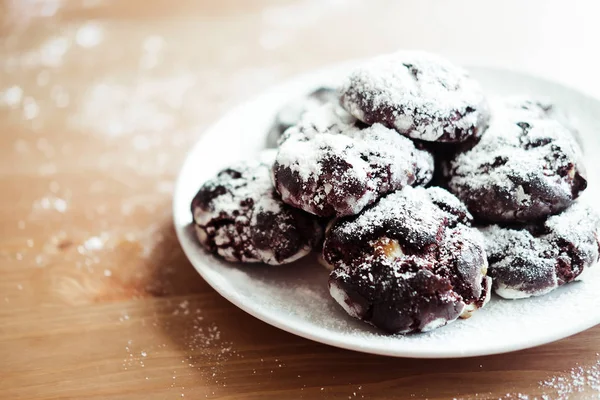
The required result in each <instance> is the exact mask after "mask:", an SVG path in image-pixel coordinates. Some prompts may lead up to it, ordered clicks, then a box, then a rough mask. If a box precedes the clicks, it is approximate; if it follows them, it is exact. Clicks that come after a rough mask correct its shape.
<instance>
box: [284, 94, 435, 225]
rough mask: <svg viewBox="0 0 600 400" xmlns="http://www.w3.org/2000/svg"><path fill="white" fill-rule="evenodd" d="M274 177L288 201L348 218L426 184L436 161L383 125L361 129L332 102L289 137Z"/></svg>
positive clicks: (321, 213)
mask: <svg viewBox="0 0 600 400" xmlns="http://www.w3.org/2000/svg"><path fill="white" fill-rule="evenodd" d="M273 173H274V179H275V186H276V188H277V190H278V191H279V193H280V194H281V195H282V198H283V201H284V202H286V203H288V204H291V205H293V206H295V207H298V208H301V209H303V210H305V211H308V212H310V213H313V214H316V215H319V216H332V215H338V216H343V215H352V214H356V213H358V212H360V211H361V210H362V209H363V208H364V207H366V206H367V205H369V204H372V203H373V202H375V201H376V200H377V199H378V198H379V197H380V196H381V195H382V194H385V193H388V192H391V191H393V190H397V189H400V188H402V187H405V186H407V185H412V184H417V183H418V184H425V183H427V182H428V181H429V180H430V179H431V176H432V173H433V158H432V156H431V154H429V153H428V152H426V151H424V150H418V149H417V148H416V147H415V146H414V144H413V143H412V142H411V141H410V140H409V139H407V138H405V137H403V136H400V135H398V133H397V132H395V131H393V130H391V129H388V128H386V127H384V126H383V125H381V124H375V125H372V126H369V127H366V128H361V127H359V126H357V125H356V124H355V119H354V118H353V117H351V116H350V115H349V114H347V113H346V112H345V111H344V110H342V109H341V108H340V107H338V106H336V105H334V104H327V105H325V106H323V107H321V108H319V109H318V110H315V111H314V112H311V113H307V114H305V116H304V117H303V118H302V121H301V122H300V124H298V125H297V126H295V127H292V128H290V129H288V130H287V131H286V132H285V133H284V136H283V140H282V143H281V146H280V148H279V152H278V154H277V158H276V161H275V165H274V167H273Z"/></svg>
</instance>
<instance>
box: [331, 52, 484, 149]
mask: <svg viewBox="0 0 600 400" xmlns="http://www.w3.org/2000/svg"><path fill="white" fill-rule="evenodd" d="M340 93H341V103H342V105H343V106H344V108H345V109H346V110H348V112H349V113H350V114H352V115H354V116H355V117H356V118H358V119H359V120H361V121H363V122H365V123H367V124H374V123H381V124H383V125H385V126H387V127H389V128H392V129H395V130H397V131H398V132H400V133H401V134H402V135H405V136H408V137H410V138H413V139H419V140H425V141H430V142H463V141H465V140H467V139H469V138H473V137H479V136H481V134H482V133H483V132H484V131H485V129H486V127H487V124H488V120H489V108H488V104H487V101H486V99H485V96H484V94H483V91H482V89H481V87H480V85H479V84H478V83H477V82H476V81H475V80H474V79H472V78H471V77H470V76H469V73H468V72H467V71H466V70H464V69H463V68H460V67H458V66H455V65H453V64H452V63H450V62H449V61H447V60H445V59H443V58H441V57H438V56H436V55H433V54H429V53H424V52H418V51H400V52H397V53H393V54H389V55H384V56H379V57H376V58H374V59H372V60H370V61H367V62H366V63H364V64H363V65H361V66H359V67H358V68H356V69H355V70H354V71H352V72H351V73H350V75H349V76H348V78H347V79H346V81H345V83H344V84H343V85H342V87H341V91H340Z"/></svg>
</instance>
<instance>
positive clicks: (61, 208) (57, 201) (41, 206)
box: [33, 196, 68, 213]
mask: <svg viewBox="0 0 600 400" xmlns="http://www.w3.org/2000/svg"><path fill="white" fill-rule="evenodd" d="M67 208H68V203H67V201H66V200H65V199H61V198H60V197H55V196H47V197H43V198H41V199H40V200H38V201H36V202H34V204H33V209H34V211H36V210H54V211H57V212H59V213H64V212H65V211H67Z"/></svg>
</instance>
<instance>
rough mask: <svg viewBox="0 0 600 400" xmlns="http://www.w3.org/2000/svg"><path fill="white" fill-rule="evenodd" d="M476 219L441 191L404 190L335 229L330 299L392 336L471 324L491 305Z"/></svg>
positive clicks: (327, 249)
mask: <svg viewBox="0 0 600 400" xmlns="http://www.w3.org/2000/svg"><path fill="white" fill-rule="evenodd" d="M470 218H471V217H470V215H469V214H468V212H467V211H466V209H465V208H464V206H463V205H461V204H460V201H459V200H458V199H456V198H455V197H454V196H452V195H451V194H450V193H447V192H445V193H444V190H443V189H440V188H429V189H424V188H412V187H406V188H404V189H403V190H400V191H397V192H394V193H392V194H389V195H387V196H386V197H384V198H382V199H381V200H380V201H379V202H378V203H376V204H375V205H373V206H371V207H370V208H368V209H366V210H365V211H364V212H362V213H361V214H359V215H357V216H354V217H350V218H346V219H341V220H339V221H337V222H335V223H334V224H333V226H332V227H331V228H330V229H329V230H328V232H327V234H326V239H325V244H324V246H323V256H324V259H325V260H326V261H327V262H328V263H330V264H332V265H333V266H334V270H333V272H332V273H331V276H330V281H329V282H330V290H331V291H332V296H333V297H334V299H336V301H338V302H340V301H342V302H343V303H340V304H341V305H342V307H343V308H344V309H345V310H346V311H348V310H351V311H352V312H351V313H350V315H352V316H354V317H356V318H360V319H363V320H364V321H365V322H368V323H370V324H372V325H374V326H376V327H378V328H381V329H383V330H386V331H388V332H392V333H396V332H397V333H408V332H413V331H421V332H425V331H428V330H430V329H433V328H435V327H439V326H441V325H445V324H446V323H449V322H452V321H454V320H455V319H457V318H458V317H463V318H468V317H470V316H471V314H472V313H473V312H475V311H476V310H477V309H479V308H481V307H483V306H484V305H485V304H486V303H487V301H488V300H489V286H490V281H489V278H488V277H486V276H485V274H486V271H487V260H486V256H485V250H484V241H483V238H482V236H481V235H480V234H479V232H477V230H475V229H474V228H471V227H470V226H469V224H470ZM341 292H343V293H342V294H341ZM358 310H362V312H360V313H359V312H358Z"/></svg>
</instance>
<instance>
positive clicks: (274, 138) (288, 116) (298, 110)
mask: <svg viewBox="0 0 600 400" xmlns="http://www.w3.org/2000/svg"><path fill="white" fill-rule="evenodd" d="M338 102H339V95H338V93H337V90H336V89H333V88H329V87H320V88H318V89H315V90H313V91H312V92H310V93H309V94H307V95H305V96H302V97H300V98H297V99H294V100H292V101H290V102H289V103H287V104H286V105H284V106H283V108H282V109H281V110H279V112H278V113H277V115H276V116H275V122H274V123H273V127H272V128H271V130H270V131H269V135H268V136H267V147H277V145H278V142H279V139H280V138H281V135H282V134H283V132H285V131H286V130H287V129H288V128H290V127H292V126H294V125H296V124H297V123H298V122H300V118H302V116H303V115H304V114H305V113H306V112H308V111H312V110H315V109H317V108H319V107H320V106H322V105H323V104H326V103H338Z"/></svg>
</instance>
